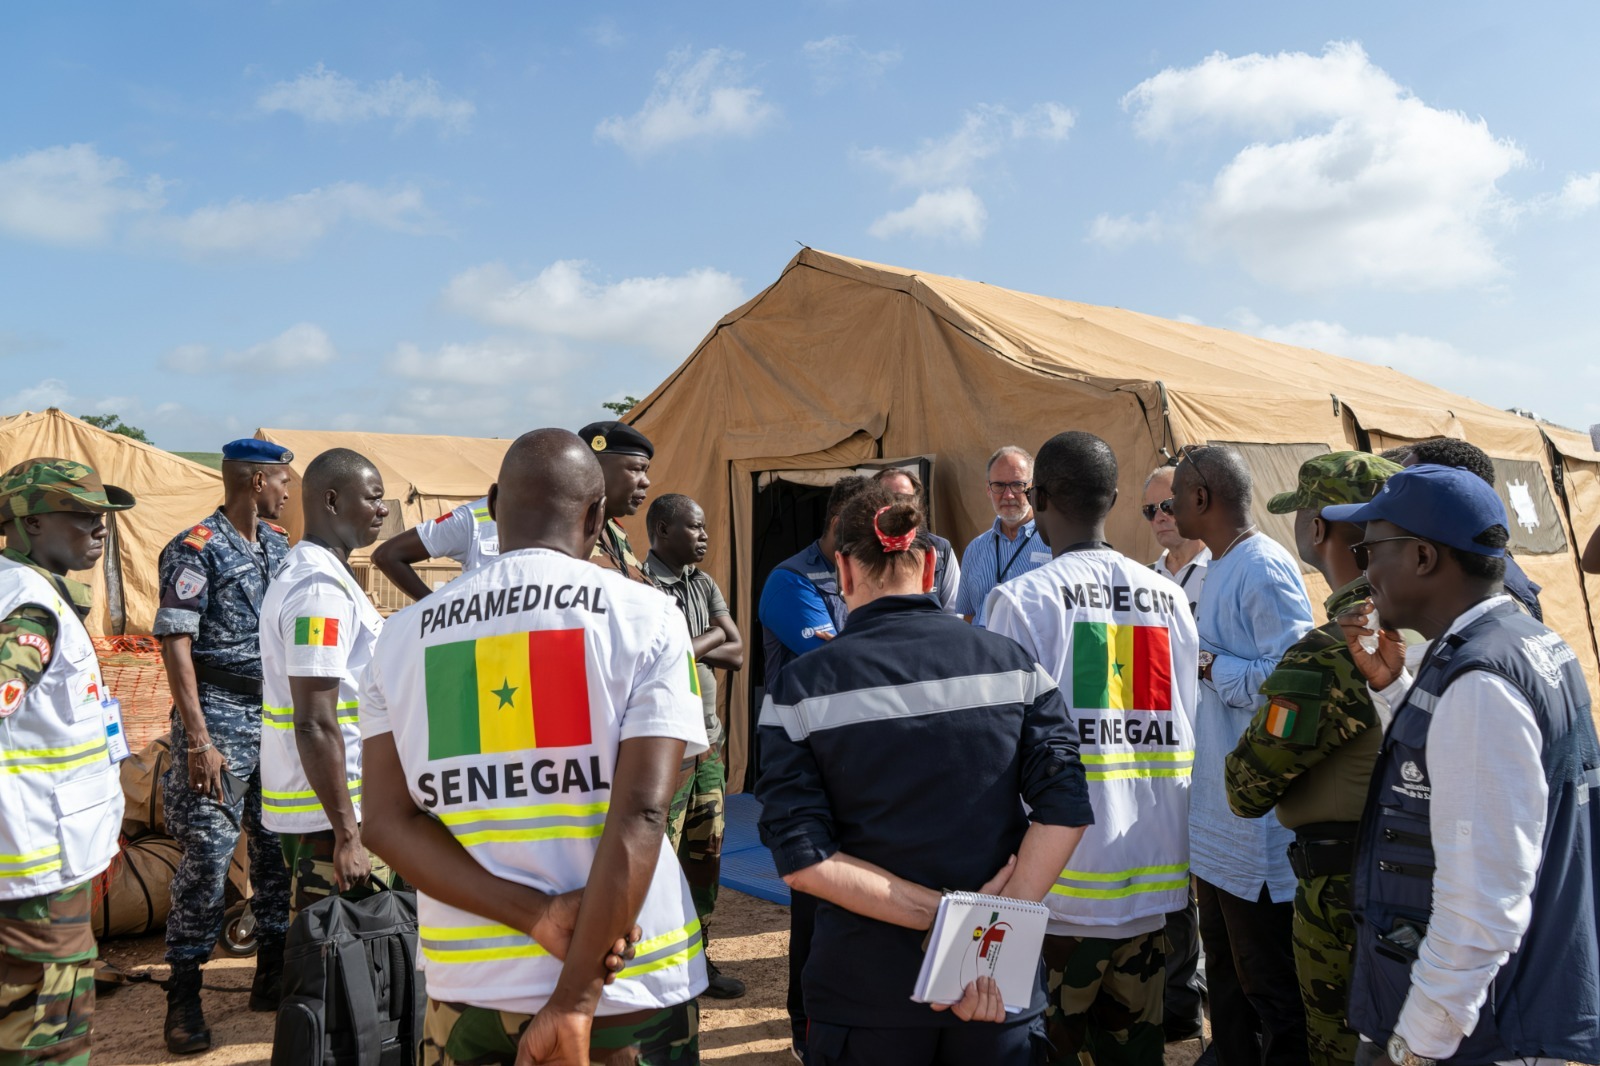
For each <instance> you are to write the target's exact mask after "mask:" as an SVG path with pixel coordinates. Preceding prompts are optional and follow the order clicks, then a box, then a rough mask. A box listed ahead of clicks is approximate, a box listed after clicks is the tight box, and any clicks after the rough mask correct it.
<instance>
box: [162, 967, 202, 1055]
mask: <svg viewBox="0 0 1600 1066" xmlns="http://www.w3.org/2000/svg"><path fill="white" fill-rule="evenodd" d="M166 1028H167V1050H168V1051H170V1052H172V1053H173V1054H174V1055H192V1054H194V1053H195V1052H196V1051H209V1050H210V1049H211V1027H210V1026H208V1025H207V1024H206V1016H205V1014H204V1013H203V1012H202V1011H201V1010H200V964H199V963H198V962H175V963H173V964H172V977H171V978H170V979H169V980H168V981H167V1026H166Z"/></svg>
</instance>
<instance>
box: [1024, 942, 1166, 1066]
mask: <svg viewBox="0 0 1600 1066" xmlns="http://www.w3.org/2000/svg"><path fill="white" fill-rule="evenodd" d="M1044 965H1045V969H1046V970H1047V971H1048V973H1049V997H1048V1004H1049V1005H1048V1006H1047V1007H1046V1009H1045V1016H1044V1017H1045V1032H1046V1033H1048V1034H1049V1037H1050V1044H1051V1046H1052V1047H1053V1048H1054V1054H1053V1055H1052V1056H1051V1059H1050V1061H1051V1062H1053V1063H1062V1064H1070V1066H1077V1063H1078V1055H1079V1053H1080V1052H1087V1053H1088V1054H1089V1056H1090V1057H1091V1058H1092V1059H1093V1060H1094V1062H1095V1063H1096V1066H1161V1061H1162V1057H1163V1055H1164V1048H1165V1045H1166V1039H1167V1034H1166V1028H1165V1026H1164V1025H1163V1024H1162V1018H1163V1012H1162V1000H1163V999H1164V997H1165V994H1166V981H1167V966H1166V933H1165V932H1164V931H1163V930H1160V929H1157V930H1156V931H1155V932H1153V933H1145V934H1143V935H1141V936H1133V937H1126V938H1123V939H1118V940H1101V939H1093V938H1087V937H1076V936H1047V937H1045V938H1044ZM1108 1037H1109V1039H1107V1038H1108Z"/></svg>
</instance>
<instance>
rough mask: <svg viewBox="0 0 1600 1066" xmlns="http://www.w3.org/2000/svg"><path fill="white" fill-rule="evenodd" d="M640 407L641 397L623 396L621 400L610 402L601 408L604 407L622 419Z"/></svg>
mask: <svg viewBox="0 0 1600 1066" xmlns="http://www.w3.org/2000/svg"><path fill="white" fill-rule="evenodd" d="M638 405H639V397H637V396H623V397H622V399H621V400H610V401H608V402H606V403H603V404H601V405H600V406H601V407H604V408H605V409H606V410H607V411H610V412H611V413H612V414H614V415H616V416H617V417H618V418H621V417H622V416H623V415H625V414H627V413H628V412H629V411H631V410H633V409H634V408H635V407H637V406H638Z"/></svg>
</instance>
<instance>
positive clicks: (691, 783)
mask: <svg viewBox="0 0 1600 1066" xmlns="http://www.w3.org/2000/svg"><path fill="white" fill-rule="evenodd" d="M684 776H685V777H686V780H683V781H682V783H681V784H680V785H679V786H678V791H677V792H676V793H675V794H674V795H673V797H672V808H671V813H670V815H669V820H668V823H667V840H668V842H669V843H670V844H671V845H672V850H673V851H674V852H676V853H677V855H678V862H679V864H681V865H682V866H683V876H684V878H685V879H686V880H687V881H688V882H689V893H690V896H691V897H692V898H693V899H694V912H695V914H696V915H697V916H698V917H699V918H700V924H701V926H702V927H703V926H704V925H705V923H706V919H708V918H710V917H711V912H712V911H713V910H715V909H716V906H717V882H718V879H719V878H721V876H722V831H723V827H724V817H723V816H724V811H725V802H726V793H727V789H728V768H727V764H726V763H724V762H723V761H722V751H721V750H720V747H719V748H713V749H711V750H710V751H707V752H704V753H702V754H701V755H699V756H697V757H696V758H695V760H694V767H693V769H692V770H690V771H688V772H687V773H686V774H685V775H684Z"/></svg>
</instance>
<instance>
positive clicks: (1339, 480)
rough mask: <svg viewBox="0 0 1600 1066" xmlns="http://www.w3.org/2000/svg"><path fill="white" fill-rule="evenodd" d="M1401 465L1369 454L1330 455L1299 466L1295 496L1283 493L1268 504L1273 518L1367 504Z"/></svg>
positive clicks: (1397, 471)
mask: <svg viewBox="0 0 1600 1066" xmlns="http://www.w3.org/2000/svg"><path fill="white" fill-rule="evenodd" d="M1401 469H1402V467H1401V466H1400V464H1399V463H1391V462H1390V461H1389V460H1387V459H1384V458H1382V457H1381V456H1377V455H1369V454H1368V453H1366V452H1329V453H1328V454H1326V455H1319V456H1317V457H1315V458H1313V459H1307V460H1306V461H1305V462H1303V463H1301V464H1300V483H1299V484H1298V485H1297V486H1296V487H1295V489H1294V491H1292V492H1280V493H1278V494H1277V495H1276V496H1274V497H1272V499H1271V500H1269V501H1268V502H1267V510H1268V511H1270V512H1272V513H1273V514H1289V513H1290V512H1293V511H1299V510H1302V509H1306V508H1317V509H1320V508H1323V507H1328V506H1331V505H1334V504H1341V503H1366V502H1367V501H1369V500H1371V499H1372V498H1373V497H1374V496H1376V495H1377V494H1378V492H1379V490H1381V489H1382V488H1383V483H1384V482H1385V481H1388V480H1389V478H1390V477H1391V476H1392V475H1394V474H1398V473H1399V472H1400V471H1401Z"/></svg>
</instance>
